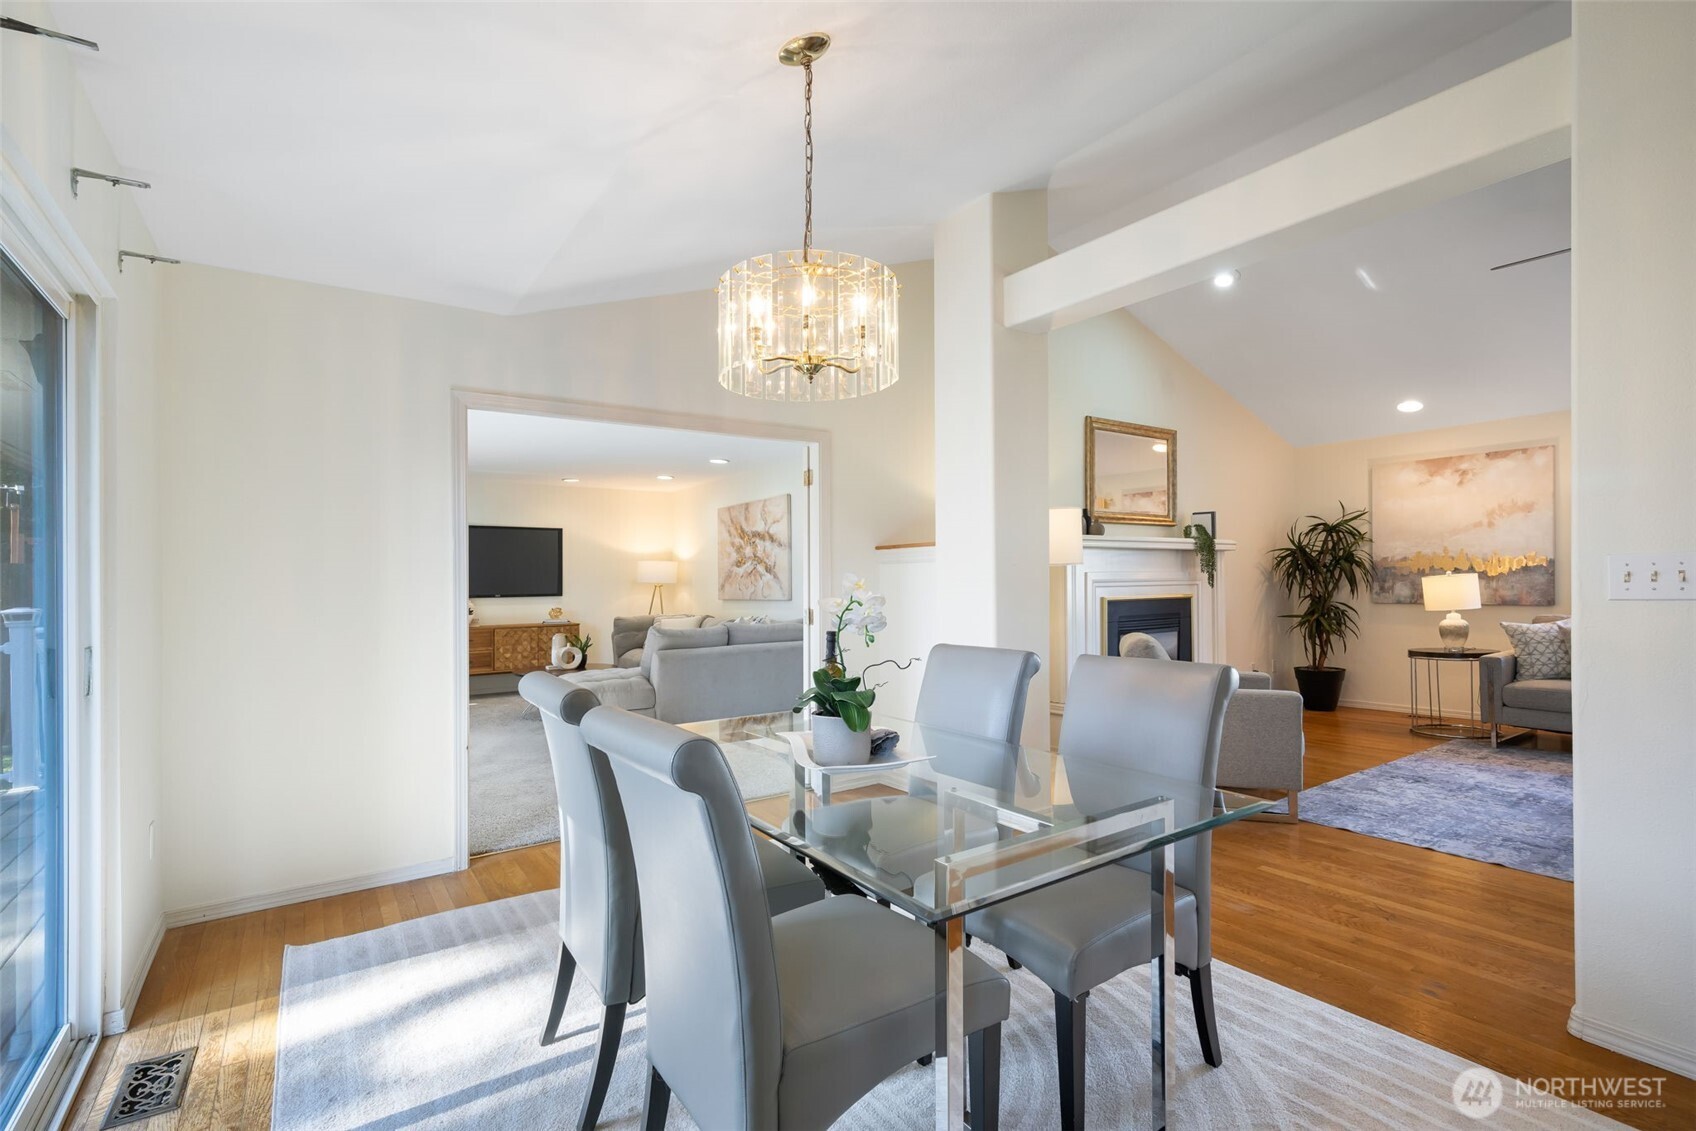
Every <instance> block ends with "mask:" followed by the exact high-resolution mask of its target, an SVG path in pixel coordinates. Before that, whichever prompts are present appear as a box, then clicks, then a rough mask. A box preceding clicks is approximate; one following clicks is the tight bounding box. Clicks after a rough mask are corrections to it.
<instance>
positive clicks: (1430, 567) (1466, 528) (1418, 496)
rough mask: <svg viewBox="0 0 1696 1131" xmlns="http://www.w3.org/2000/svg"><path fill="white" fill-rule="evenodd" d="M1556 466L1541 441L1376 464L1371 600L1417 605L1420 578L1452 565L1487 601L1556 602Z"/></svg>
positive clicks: (1549, 447)
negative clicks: (1472, 577) (1473, 580)
mask: <svg viewBox="0 0 1696 1131" xmlns="http://www.w3.org/2000/svg"><path fill="white" fill-rule="evenodd" d="M1555 462H1556V451H1555V445H1554V444H1553V443H1538V444H1527V445H1522V446H1518V447H1511V448H1492V449H1490V450H1488V451H1478V452H1465V453H1462V454H1460V455H1450V456H1435V457H1432V458H1429V459H1402V460H1383V461H1380V462H1377V463H1374V464H1372V466H1371V472H1370V474H1371V487H1372V562H1373V565H1374V567H1375V569H1376V574H1375V576H1374V578H1373V581H1372V600H1373V601H1374V602H1376V603H1378V604H1391V605H1417V604H1420V603H1422V600H1423V598H1422V595H1421V585H1420V580H1419V579H1420V578H1421V577H1424V576H1425V575H1426V574H1432V573H1446V572H1448V571H1449V570H1455V571H1458V572H1465V573H1472V572H1475V573H1477V574H1478V580H1479V589H1480V591H1481V594H1482V597H1483V601H1484V604H1486V605H1533V606H1550V605H1553V604H1554V603H1555V567H1556V562H1555Z"/></svg>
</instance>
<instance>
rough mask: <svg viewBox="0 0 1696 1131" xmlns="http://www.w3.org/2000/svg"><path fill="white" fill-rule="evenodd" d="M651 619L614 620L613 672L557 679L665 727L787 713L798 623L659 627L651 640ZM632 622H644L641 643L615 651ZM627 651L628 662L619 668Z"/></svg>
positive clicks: (798, 659) (799, 661)
mask: <svg viewBox="0 0 1696 1131" xmlns="http://www.w3.org/2000/svg"><path fill="white" fill-rule="evenodd" d="M653 619H654V618H652V617H619V618H618V619H617V620H615V621H614V622H613V649H614V654H615V655H617V656H618V657H619V663H620V666H619V667H615V668H601V669H597V670H594V671H585V672H573V673H571V674H570V675H566V676H561V677H560V678H562V679H564V680H566V681H567V682H569V683H573V684H576V685H578V686H580V687H586V688H588V689H589V690H590V691H593V692H594V693H595V695H596V696H597V697H598V698H599V699H600V701H601V702H602V703H603V704H606V705H608V706H612V707H622V708H624V709H625V710H627V711H633V712H635V713H636V714H639V715H649V716H652V717H653V718H657V719H659V720H661V721H662V722H668V723H693V722H699V721H700V720H702V719H720V718H729V717H733V716H736V715H763V714H769V713H771V712H774V711H787V710H788V709H789V708H790V707H792V706H794V704H795V699H796V697H797V696H798V695H800V694H801V691H802V688H803V686H804V684H805V681H806V672H805V670H804V666H805V664H804V657H803V650H804V647H805V645H804V644H803V643H802V635H801V622H800V621H780V622H776V623H767V624H743V623H740V622H728V623H717V624H714V625H711V626H708V627H706V628H700V629H682V630H673V631H672V632H669V633H668V632H666V630H663V629H662V630H660V631H659V632H657V633H653V634H652V635H653V637H654V638H653V639H652V640H650V639H649V635H650V633H649V630H650V629H651V628H652V621H653ZM632 621H648V622H649V623H648V624H647V625H644V626H643V628H642V643H639V644H637V645H636V646H635V648H633V649H632V648H630V647H628V646H627V647H623V648H620V645H621V644H625V645H628V644H629V642H630V640H631V639H632V636H633V634H634V632H635V629H634V628H633V627H632V626H631V625H630V624H629V622H632ZM621 636H622V637H623V639H622V640H621ZM667 645H670V646H667ZM631 652H634V653H635V655H634V657H633V660H634V663H633V664H632V665H631V666H624V661H625V658H626V656H627V655H629V654H630V653H631Z"/></svg>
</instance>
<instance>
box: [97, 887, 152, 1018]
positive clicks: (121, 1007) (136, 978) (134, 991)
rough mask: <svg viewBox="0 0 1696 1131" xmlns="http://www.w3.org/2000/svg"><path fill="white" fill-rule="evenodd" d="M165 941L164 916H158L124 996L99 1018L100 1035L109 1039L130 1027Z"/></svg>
mask: <svg viewBox="0 0 1696 1131" xmlns="http://www.w3.org/2000/svg"><path fill="white" fill-rule="evenodd" d="M164 941H165V916H163V915H161V916H159V921H158V922H157V923H155V924H154V925H153V938H152V939H150V940H149V941H148V943H147V953H146V954H144V955H142V956H141V961H140V962H139V963H137V964H136V968H135V973H134V974H131V975H130V980H129V983H128V984H127V985H125V986H124V996H123V997H121V998H119V999H118V1008H116V1009H108V1010H107V1011H106V1013H105V1014H104V1015H103V1016H102V1017H101V1018H100V1033H101V1035H102V1036H106V1037H111V1036H115V1035H116V1034H118V1033H122V1032H123V1031H124V1030H125V1029H128V1028H129V1027H130V1018H132V1017H134V1016H135V1003H136V1002H137V1001H138V1000H139V999H140V998H141V987H142V986H143V985H145V984H146V982H147V972H148V971H149V970H152V969H153V960H154V958H156V957H157V956H158V954H159V944H160V943H162V942H164Z"/></svg>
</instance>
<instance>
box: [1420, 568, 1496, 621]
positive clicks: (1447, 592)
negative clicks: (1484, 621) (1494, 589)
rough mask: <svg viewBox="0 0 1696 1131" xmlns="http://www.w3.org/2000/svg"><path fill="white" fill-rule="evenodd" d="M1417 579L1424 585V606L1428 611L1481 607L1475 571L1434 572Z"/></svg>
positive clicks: (1437, 611)
mask: <svg viewBox="0 0 1696 1131" xmlns="http://www.w3.org/2000/svg"><path fill="white" fill-rule="evenodd" d="M1419 580H1420V582H1421V583H1422V584H1423V585H1424V586H1425V608H1426V610H1427V611H1429V612H1433V613H1440V612H1445V611H1447V612H1453V611H1455V610H1456V609H1477V608H1481V607H1483V602H1482V601H1481V600H1480V599H1479V595H1478V575H1477V574H1476V573H1435V574H1432V575H1430V576H1429V577H1422V578H1420V579H1419Z"/></svg>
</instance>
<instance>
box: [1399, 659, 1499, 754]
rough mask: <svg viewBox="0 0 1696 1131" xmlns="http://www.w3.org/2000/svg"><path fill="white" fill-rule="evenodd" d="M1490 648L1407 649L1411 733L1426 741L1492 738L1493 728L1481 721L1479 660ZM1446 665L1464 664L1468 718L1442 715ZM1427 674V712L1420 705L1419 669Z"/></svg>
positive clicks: (1409, 725) (1409, 726) (1409, 724)
mask: <svg viewBox="0 0 1696 1131" xmlns="http://www.w3.org/2000/svg"><path fill="white" fill-rule="evenodd" d="M1493 651H1494V650H1493V649H1490V648H1462V649H1459V650H1458V651H1457V650H1452V649H1449V648H1409V649H1408V650H1407V690H1408V716H1407V721H1408V728H1407V729H1408V730H1409V731H1410V732H1411V733H1413V734H1418V735H1424V736H1425V737H1426V738H1489V737H1490V728H1489V727H1487V726H1485V725H1484V724H1483V723H1482V722H1480V721H1479V719H1478V661H1479V660H1482V659H1483V658H1484V657H1485V656H1489V655H1492V654H1493ZM1444 663H1462V664H1466V665H1468V666H1469V667H1470V668H1471V669H1472V670H1471V671H1469V672H1468V673H1467V684H1466V689H1467V690H1466V718H1464V719H1458V718H1453V719H1452V718H1449V717H1447V716H1445V715H1444V714H1443V684H1442V679H1441V674H1440V673H1441V670H1442V669H1441V667H1440V666H1439V665H1441V664H1444ZM1421 669H1424V672H1425V679H1424V683H1425V709H1424V710H1423V711H1422V710H1421V709H1420V705H1419V685H1420V682H1421V681H1420V678H1419V673H1420V670H1421Z"/></svg>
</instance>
